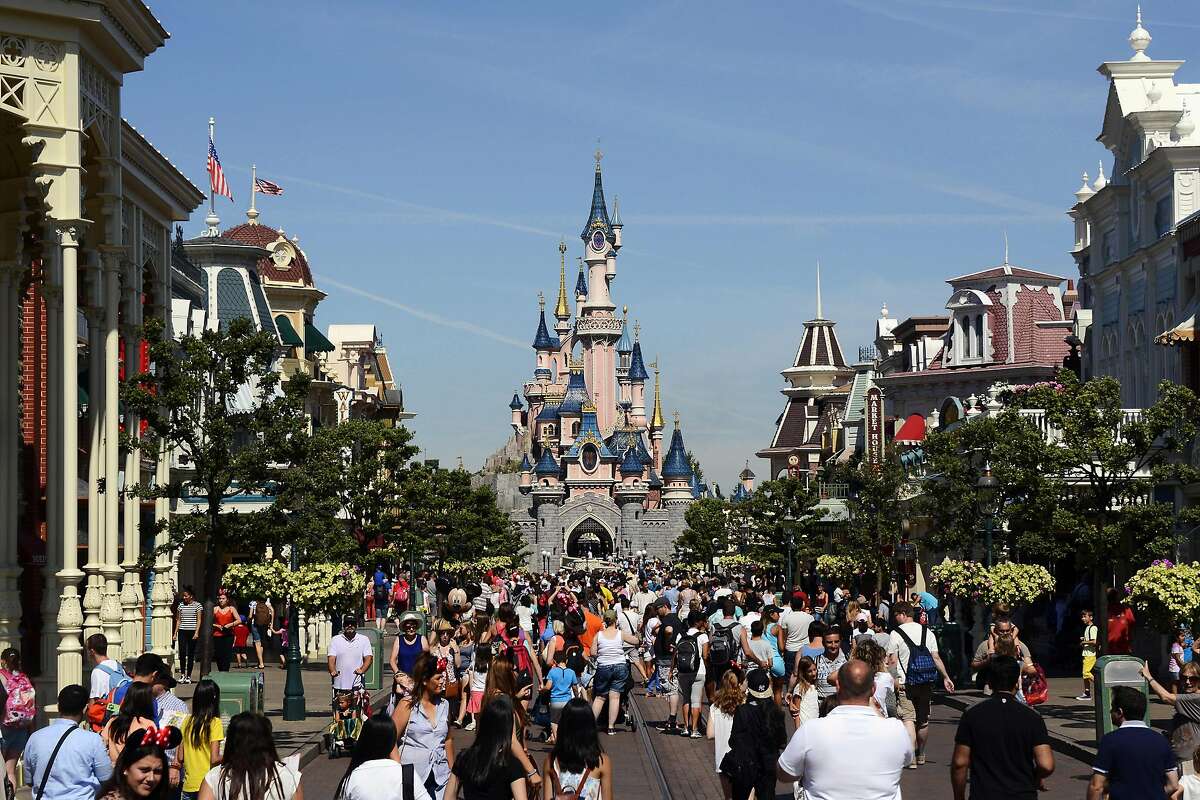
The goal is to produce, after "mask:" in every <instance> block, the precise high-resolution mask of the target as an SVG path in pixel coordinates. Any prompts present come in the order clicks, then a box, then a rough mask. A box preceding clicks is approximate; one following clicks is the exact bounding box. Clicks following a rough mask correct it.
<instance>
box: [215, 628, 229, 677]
mask: <svg viewBox="0 0 1200 800" xmlns="http://www.w3.org/2000/svg"><path fill="white" fill-rule="evenodd" d="M213 659H214V660H215V661H216V662H217V672H229V662H231V661H233V637H232V636H214V637H213Z"/></svg>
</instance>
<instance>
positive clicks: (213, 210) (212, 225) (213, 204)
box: [204, 117, 221, 236]
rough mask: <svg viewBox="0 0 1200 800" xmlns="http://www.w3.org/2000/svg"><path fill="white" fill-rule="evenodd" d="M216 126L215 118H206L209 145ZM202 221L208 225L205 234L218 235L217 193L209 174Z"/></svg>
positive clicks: (219, 221)
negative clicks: (205, 211) (205, 205)
mask: <svg viewBox="0 0 1200 800" xmlns="http://www.w3.org/2000/svg"><path fill="white" fill-rule="evenodd" d="M216 126H217V120H216V118H215V117H209V118H208V141H209V145H210V146H211V145H212V143H213V142H214V141H216V140H215V139H213V133H214V131H215V129H216ZM204 223H205V224H206V225H207V226H208V229H207V230H206V231H205V232H204V235H205V236H220V231H219V230H218V228H217V226H218V225H220V224H221V218H220V217H218V216H217V195H216V193H215V192H214V191H213V185H212V176H211V175H210V176H209V180H208V216H207V217H205V219H204Z"/></svg>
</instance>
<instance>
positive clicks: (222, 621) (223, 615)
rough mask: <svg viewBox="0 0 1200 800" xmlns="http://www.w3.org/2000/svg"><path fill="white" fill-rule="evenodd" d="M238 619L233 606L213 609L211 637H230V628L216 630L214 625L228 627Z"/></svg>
mask: <svg viewBox="0 0 1200 800" xmlns="http://www.w3.org/2000/svg"><path fill="white" fill-rule="evenodd" d="M237 618H238V613H237V609H235V608H234V607H233V606H225V607H224V608H221V607H220V606H217V607H216V608H214V609H213V623H214V627H213V636H232V635H233V630H232V629H230V628H218V627H215V626H216V625H228V624H229V623H231V622H234V621H236V620H237Z"/></svg>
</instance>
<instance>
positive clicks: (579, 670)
mask: <svg viewBox="0 0 1200 800" xmlns="http://www.w3.org/2000/svg"><path fill="white" fill-rule="evenodd" d="M564 648H565V650H564V652H565V653H566V654H567V669H570V670H573V671H574V672H575V674H576V675H582V674H583V671H584V669H585V668H586V667H587V661H586V660H584V657H583V643H582V642H580V641H579V639H578V637H575V636H572V637H571V638H570V639H567V640H566V643H565V644H564Z"/></svg>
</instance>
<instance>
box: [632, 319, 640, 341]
mask: <svg viewBox="0 0 1200 800" xmlns="http://www.w3.org/2000/svg"><path fill="white" fill-rule="evenodd" d="M641 338H642V323H641V322H639V321H638V320H636V319H635V320H634V321H633V340H634V341H635V342H637V341H641Z"/></svg>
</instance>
